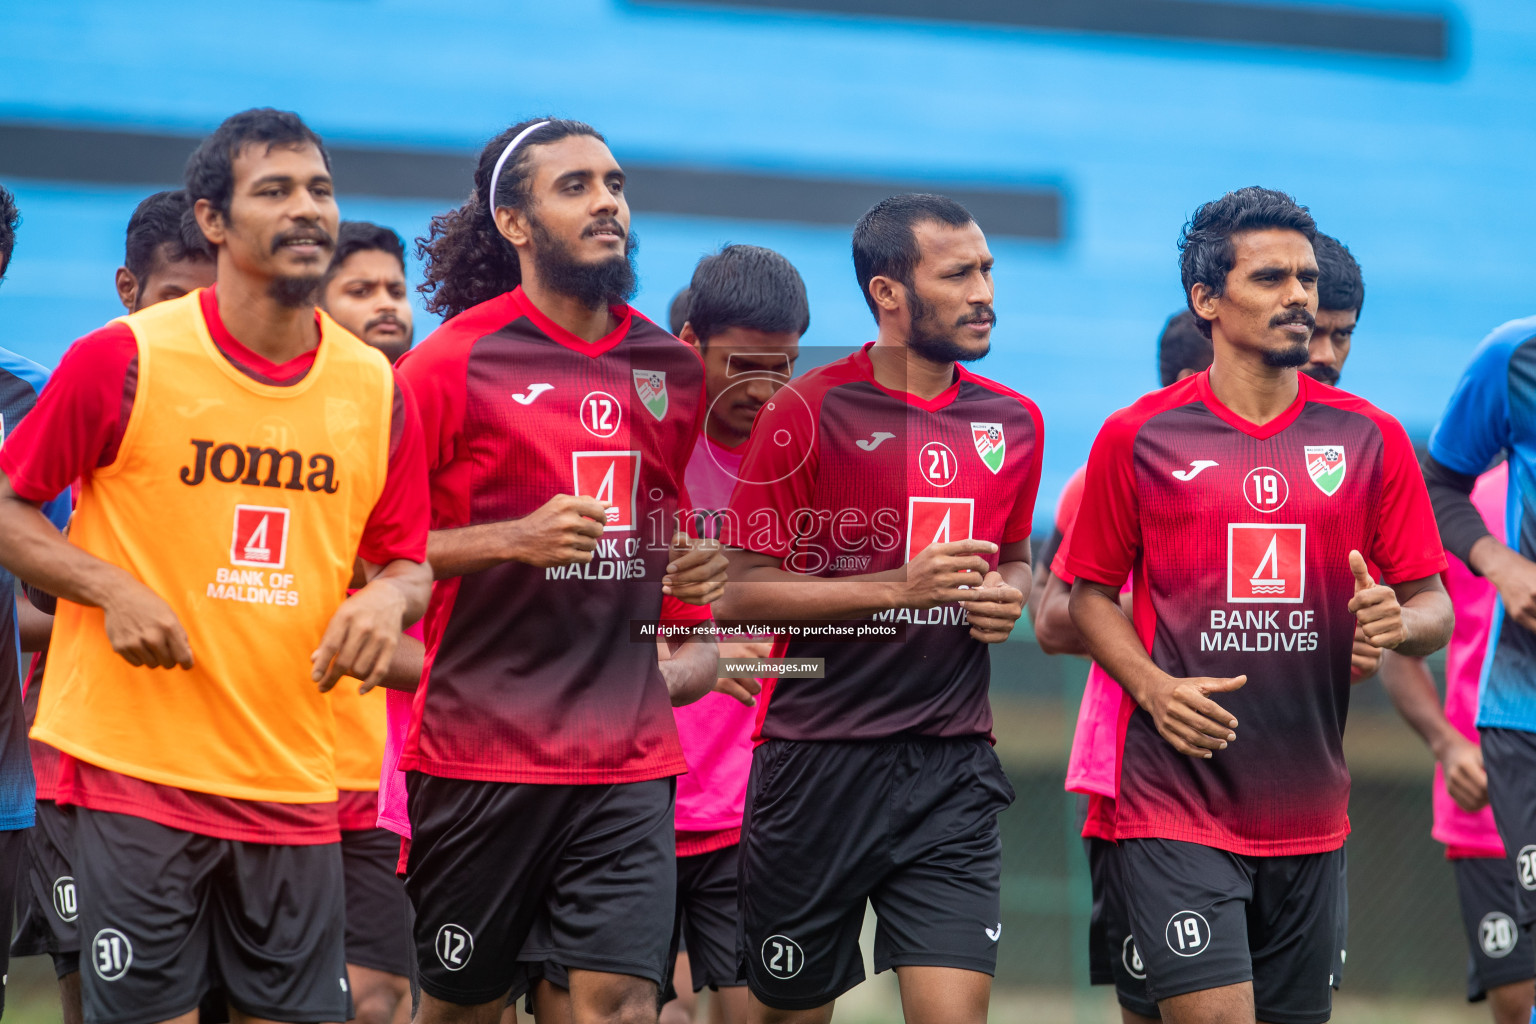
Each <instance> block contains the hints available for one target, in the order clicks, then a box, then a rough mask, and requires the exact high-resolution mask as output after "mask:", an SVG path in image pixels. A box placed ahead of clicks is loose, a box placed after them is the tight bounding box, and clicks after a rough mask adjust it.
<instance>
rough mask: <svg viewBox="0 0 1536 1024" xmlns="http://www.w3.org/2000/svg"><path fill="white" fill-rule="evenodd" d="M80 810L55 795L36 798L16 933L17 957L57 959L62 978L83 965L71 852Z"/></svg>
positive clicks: (18, 897)
mask: <svg viewBox="0 0 1536 1024" xmlns="http://www.w3.org/2000/svg"><path fill="white" fill-rule="evenodd" d="M74 826H75V812H74V808H72V807H60V806H59V805H58V804H56V803H54V802H53V801H52V800H39V801H38V802H37V825H36V827H34V828H32V829H29V830H28V831H27V833H26V835H27V851H26V857H25V862H26V866H25V867H23V868H22V873H21V881H20V883H19V884H18V886H17V892H16V937H15V940H14V941H13V942H12V943H11V955H12V956H42V955H43V954H44V953H47V954H48V955H49V956H51V957H52V958H53V970H54V973H55V974H56V975H57V976H58V977H60V978H62V977H64V976H65V975H66V974H73V973H74V972H75V971H78V970H79V969H80V936H79V933H78V931H77V930H76V928H75V923H76V917H77V916H78V914H79V901H78V899H77V898H76V895H75V871H74V868H72V867H70V866H69V860H70V858H69V854H68V852H67V851H69V850H71V849H73V847H74V842H75V840H74Z"/></svg>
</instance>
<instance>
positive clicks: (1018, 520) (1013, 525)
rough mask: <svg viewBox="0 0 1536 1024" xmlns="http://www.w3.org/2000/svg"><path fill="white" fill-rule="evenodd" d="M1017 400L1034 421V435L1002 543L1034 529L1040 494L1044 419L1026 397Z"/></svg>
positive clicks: (1015, 539)
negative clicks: (1027, 470)
mask: <svg viewBox="0 0 1536 1024" xmlns="http://www.w3.org/2000/svg"><path fill="white" fill-rule="evenodd" d="M1019 401H1020V402H1021V403H1023V405H1024V408H1025V409H1027V410H1029V417H1030V419H1031V420H1033V421H1034V424H1035V437H1034V443H1033V445H1032V446H1031V448H1030V453H1029V475H1028V476H1026V477H1025V478H1024V485H1023V486H1022V487H1020V488H1019V490H1018V493H1017V494H1015V495H1014V498H1013V510H1012V511H1011V512H1009V513H1008V522H1007V523H1005V524H1004V525H1003V543H1004V544H1013V543H1016V542H1018V541H1021V540H1025V539H1026V538H1028V537H1029V535H1030V534H1031V533H1032V532H1033V531H1034V526H1035V499H1036V498H1037V497H1039V495H1040V464H1041V459H1042V457H1043V454H1044V452H1045V420H1044V419H1042V418H1041V416H1040V410H1039V409H1038V408H1036V407H1035V403H1034V402H1031V401H1029V400H1028V399H1026V398H1022V397H1021V398H1020V399H1019Z"/></svg>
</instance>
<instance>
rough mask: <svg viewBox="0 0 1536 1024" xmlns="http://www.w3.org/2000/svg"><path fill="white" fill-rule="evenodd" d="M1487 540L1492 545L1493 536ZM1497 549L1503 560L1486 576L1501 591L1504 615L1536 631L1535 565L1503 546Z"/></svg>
mask: <svg viewBox="0 0 1536 1024" xmlns="http://www.w3.org/2000/svg"><path fill="white" fill-rule="evenodd" d="M1488 540H1489V542H1493V538H1491V537H1490V538H1488ZM1495 546H1496V548H1499V549H1502V550H1501V551H1499V554H1500V555H1502V556H1503V557H1501V558H1499V559H1498V561H1497V562H1496V564H1495V565H1493V566H1490V567H1489V568H1488V570H1487V572H1486V573H1485V575H1486V577H1487V579H1488V581H1489V582H1490V583H1492V584H1493V585H1494V586H1495V587H1497V588H1498V590H1499V600H1500V601H1502V602H1503V604H1504V612H1505V614H1507V615H1509V616H1511V617H1513V618H1514V620H1515V621H1516V622H1518V623H1520V625H1522V626H1524V627H1525V628H1526V629H1529V630H1532V631H1536V562H1532V561H1531V560H1530V559H1528V558H1525V557H1523V556H1521V555H1520V554H1519V553H1518V552H1515V551H1511V550H1510V549H1508V548H1506V547H1504V545H1502V544H1496V545H1495Z"/></svg>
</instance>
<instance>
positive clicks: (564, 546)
mask: <svg viewBox="0 0 1536 1024" xmlns="http://www.w3.org/2000/svg"><path fill="white" fill-rule="evenodd" d="M633 247H634V238H633V235H632V234H631V232H630V224H629V205H628V202H627V201H626V199H625V196H624V171H623V169H622V168H620V167H619V165H618V163H617V162H616V161H615V160H614V158H613V154H612V153H611V152H609V150H608V147H607V145H606V144H605V142H604V141H603V138H602V136H601V135H599V134H598V133H597V132H596V131H595V130H594V129H593V128H592V127H591V126H589V125H586V124H583V123H581V122H579V121H568V120H539V121H527V122H523V123H522V124H517V125H513V126H512V127H510V128H508V129H507V130H506V131H504V132H502V133H501V134H500V135H498V136H497V137H496V138H494V139H492V140H491V142H490V143H489V144H488V145H487V146H486V147H485V149H484V150H483V151H482V152H481V154H480V159H479V163H478V166H477V167H476V170H475V178H474V190H473V192H472V194H471V197H470V198H469V200H467V201H466V202H465V204H464V205H463V206H461V207H459V208H458V209H456V210H453V211H451V212H449V213H447V214H444V215H442V216H439V217H437V218H435V219H434V221H433V226H432V235H431V238H430V240H429V241H428V242H427V243H426V244H425V245H424V247H423V248H424V254H425V256H426V278H427V280H426V284H425V285H424V291H425V292H426V293H427V295H428V308H429V309H431V310H432V311H433V312H435V313H440V314H444V315H446V316H449V317H451V319H449V320H448V321H447V322H446V323H445V324H444V325H443V326H442V327H440V328H438V330H436V331H434V332H433V334H432V336H431V337H429V338H427V339H426V340H425V341H423V342H422V343H421V344H420V345H419V346H417V347H416V348H415V349H414V350H412V352H411V353H410V354H409V355H407V356H406V357H405V358H404V359H403V360H402V361H401V370H402V372H403V374H404V376H405V377H406V378H407V380H408V381H409V382H410V384H411V387H412V390H413V391H414V393H415V395H416V397H417V400H418V401H419V402H420V403H421V409H422V419H423V425H424V428H425V433H426V437H427V451H428V471H429V476H430V478H431V482H432V493H433V509H434V512H433V517H434V518H433V533H432V539H431V545H430V555H431V562H432V567H433V570H434V572H435V573H436V576H437V579H438V580H439V583H438V585H437V586H436V587H435V588H434V590H433V599H432V605H431V610H430V611H429V613H428V616H427V655H426V657H427V665H428V669H427V671H426V673H425V676H424V678H423V679H422V680H421V683H420V686H419V688H418V689H417V691H416V703H415V714H414V717H413V720H412V723H411V730H410V733H409V735H408V737H407V740H406V746H405V750H404V753H403V756H402V757H401V759H400V762H399V763H400V767H401V768H403V769H405V770H406V771H407V772H408V776H407V778H408V786H409V791H410V818H411V821H410V824H411V844H410V857H409V871H408V874H407V887H408V889H409V891H410V894H411V899H412V902H413V904H414V905H415V908H416V928H415V935H416V948H417V961H418V965H419V970H420V977H421V988H422V1000H421V1010H420V1014H419V1015H418V1017H417V1020H418V1021H420V1022H421V1024H437V1022H446V1021H487V1020H494V1019H495V1018H496V1017H497V1016H498V1015H499V1014H500V1013H501V1011H502V1008H503V1006H504V1005H505V1003H506V1000H507V997H508V995H509V994H510V995H511V996H513V997H517V996H519V995H520V994H521V993H523V992H525V991H528V990H529V989H530V988H531V989H532V991H533V999H532V1003H533V1009H534V1013H535V1014H536V1015H537V1016H538V1017H540V1018H541V1019H543V1020H545V1021H546V1022H554V1024H560V1022H572V1021H573V1022H575V1024H589V1022H596V1021H599V1020H610V1019H612V1018H614V1017H620V1018H622V1019H623V1020H626V1021H630V1022H642V1021H646V1020H650V1021H654V1020H655V1019H656V1016H657V1007H658V1002H657V996H658V991H659V988H660V986H661V985H663V984H664V983H665V980H666V978H665V973H666V967H667V962H668V959H669V953H670V950H669V947H670V939H671V933H672V926H673V918H674V914H675V893H676V886H677V860H676V839H675V833H674V828H673V807H674V803H673V795H674V789H675V784H674V782H673V777H674V776H676V775H678V774H680V773H681V772H682V771H683V770H684V769H685V765H684V762H683V758H682V749H681V747H680V746H679V744H678V740H677V727H676V725H675V724H674V722H673V718H672V711H671V705H672V704H674V703H678V704H680V703H687V702H689V701H692V700H695V699H697V698H698V697H700V696H702V695H703V694H704V693H706V692H708V691H709V690H710V689H711V688H713V687H714V686H715V668H716V651H715V645H714V642H713V638H712V635H710V636H703V635H699V636H692V637H689V638H687V639H686V640H685V641H683V642H680V643H679V644H677V645H675V646H674V647H673V649H672V657H670V658H669V659H668V660H666V661H660V662H659V661H658V655H657V650H656V644H655V638H654V636H650V637H648V638H647V639H645V640H644V641H640V640H639V638H637V637H636V636H635V635H634V634H633V633H632V632H631V623H641V624H655V623H656V622H657V621H658V620H659V619H662V618H669V619H678V620H683V621H687V622H691V623H702V622H707V620H708V618H709V611H708V608H707V607H704V605H707V604H708V603H709V602H710V601H712V600H714V599H715V598H716V597H717V596H718V595H719V593H720V590H721V589H722V588H723V586H724V579H725V575H724V569H725V559H724V557H723V555H722V554H721V553H720V551H719V548H718V546H717V545H714V544H695V543H694V542H692V541H690V540H688V539H687V538H686V537H681V538H680V537H677V536H674V535H673V534H672V532H671V530H670V529H669V526H670V522H671V520H672V517H673V515H674V514H675V513H676V512H677V511H678V510H679V509H680V508H681V507H682V503H683V501H684V500H685V498H686V494H685V489H684V486H683V474H684V470H685V468H686V466H687V463H688V459H689V457H690V456H691V454H692V452H693V448H694V443H695V440H696V432H697V428H698V424H699V421H700V417H701V413H702V408H701V406H702V403H703V401H704V370H703V366H702V363H701V361H700V359H699V357H698V354H697V353H695V352H693V351H692V350H691V349H689V348H688V347H687V346H685V345H683V344H681V343H680V342H679V341H678V340H677V339H676V338H674V337H672V336H671V335H669V334H668V333H667V332H666V331H664V330H662V329H661V328H659V327H657V326H656V325H654V324H652V323H651V322H650V321H649V320H647V319H645V318H644V317H643V316H640V315H639V314H637V313H636V312H635V311H634V309H632V308H631V307H630V306H629V305H628V299H629V297H630V296H631V295H632V294H633V292H634V287H635V275H634V267H633V265H632V264H631V262H630V253H631V252H632V251H633ZM509 397H510V399H511V401H510V402H509V401H508V398H509ZM490 410H496V411H495V412H494V413H493V414H490V415H488V414H487V413H488V412H489V411H490ZM669 542H670V547H669ZM682 602H688V604H687V605H684V604H683V603H682Z"/></svg>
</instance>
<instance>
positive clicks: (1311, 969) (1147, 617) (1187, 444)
mask: <svg viewBox="0 0 1536 1024" xmlns="http://www.w3.org/2000/svg"><path fill="white" fill-rule="evenodd" d="M1315 234H1316V228H1315V225H1314V224H1313V222H1312V218H1311V216H1310V215H1309V214H1308V213H1307V212H1306V211H1305V210H1304V209H1303V208H1301V207H1298V206H1297V205H1296V204H1295V202H1294V201H1293V200H1292V199H1291V198H1290V197H1289V196H1286V195H1283V194H1281V193H1278V192H1273V191H1270V190H1267V189H1259V188H1247V189H1242V190H1239V191H1237V192H1232V193H1228V194H1227V195H1225V196H1223V197H1221V198H1220V199H1218V200H1215V201H1214V202H1211V203H1207V204H1205V205H1203V206H1201V207H1200V208H1199V209H1198V210H1196V211H1195V214H1194V216H1193V217H1192V218H1191V220H1190V222H1189V223H1188V224H1187V225H1186V226H1185V229H1184V232H1183V235H1182V237H1181V239H1180V249H1181V253H1182V258H1181V273H1182V278H1183V282H1184V285H1185V288H1186V294H1187V296H1188V301H1189V306H1190V309H1191V311H1192V312H1194V313H1195V315H1196V316H1197V317H1198V318H1199V321H1198V322H1197V326H1201V331H1202V333H1204V332H1205V331H1206V330H1209V331H1210V332H1211V336H1212V347H1213V354H1214V359H1213V362H1212V365H1211V368H1210V369H1209V370H1208V371H1206V372H1205V373H1200V374H1196V375H1194V376H1192V377H1189V378H1187V379H1186V380H1185V381H1184V382H1182V383H1180V384H1176V385H1174V386H1173V387H1171V388H1167V389H1164V390H1162V391H1158V392H1155V393H1153V394H1152V395H1149V396H1147V397H1145V398H1143V399H1142V400H1141V401H1139V402H1137V403H1136V404H1135V405H1133V406H1131V407H1130V408H1128V409H1125V410H1122V411H1121V412H1119V413H1116V414H1115V415H1114V416H1112V417H1110V419H1109V421H1108V422H1107V423H1106V424H1105V427H1104V429H1103V430H1102V431H1101V432H1100V434H1099V437H1098V439H1097V440H1096V441H1095V443H1094V448H1093V452H1092V454H1091V455H1090V457H1089V462H1088V475H1087V480H1086V483H1085V485H1084V491H1083V497H1082V499H1081V503H1080V510H1079V512H1078V517H1077V521H1076V522H1075V523H1074V525H1073V528H1072V532H1071V534H1070V535H1069V536H1068V538H1067V542H1066V543H1067V557H1066V568H1067V570H1068V571H1069V572H1070V573H1071V574H1072V575H1073V576H1074V577H1075V580H1074V583H1073V588H1072V598H1071V605H1070V610H1071V615H1072V619H1073V621H1074V623H1075V624H1076V626H1077V627H1078V629H1079V631H1080V632H1081V633H1082V634H1083V638H1084V641H1085V642H1086V644H1087V646H1088V649H1089V651H1090V653H1091V654H1092V655H1093V656H1094V658H1095V660H1096V661H1098V662H1099V664H1101V665H1102V666H1104V668H1105V670H1106V671H1108V672H1109V673H1110V674H1111V676H1112V677H1113V678H1115V679H1116V680H1117V681H1118V682H1119V683H1120V684H1121V686H1122V687H1123V688H1124V689H1125V690H1126V692H1127V693H1129V694H1130V695H1131V696H1132V697H1133V698H1134V699H1135V701H1136V704H1137V705H1138V707H1137V708H1136V709H1135V710H1134V711H1133V712H1132V713H1131V714H1130V715H1129V716H1128V720H1126V719H1125V718H1124V716H1122V720H1124V721H1125V723H1126V724H1125V725H1124V726H1123V727H1122V732H1121V755H1120V756H1121V765H1120V784H1119V788H1118V790H1117V793H1116V801H1115V819H1114V821H1115V826H1114V827H1115V837H1116V839H1117V841H1118V843H1119V847H1118V850H1117V851H1116V854H1115V856H1114V858H1113V860H1114V862H1115V863H1116V865H1117V867H1118V871H1119V873H1120V881H1121V892H1122V893H1123V894H1124V896H1125V900H1126V906H1127V909H1128V913H1129V918H1130V923H1131V932H1132V934H1133V935H1135V936H1136V947H1137V950H1138V951H1139V953H1140V954H1141V959H1142V962H1143V965H1144V967H1145V969H1146V974H1147V989H1148V992H1149V994H1150V995H1152V997H1153V998H1154V999H1156V1000H1157V1001H1158V1004H1159V1011H1160V1013H1161V1015H1162V1017H1163V1018H1164V1019H1165V1020H1169V1021H1173V1022H1175V1024H1185V1022H1202V1024H1203V1022H1211V1024H1215V1022H1221V1024H1233V1022H1242V1021H1248V1022H1252V1021H1254V1020H1255V1019H1257V1020H1259V1021H1270V1022H1273V1021H1287V1022H1292V1024H1321V1022H1323V1021H1326V1020H1328V1019H1329V1017H1330V1015H1331V1012H1332V1011H1331V997H1332V990H1331V980H1332V975H1333V970H1332V968H1333V966H1334V964H1335V963H1336V962H1337V956H1338V954H1337V950H1336V948H1335V947H1336V945H1337V942H1336V940H1337V938H1338V935H1339V920H1340V906H1339V901H1340V899H1341V892H1340V890H1341V889H1342V885H1343V880H1344V879H1343V865H1342V859H1343V855H1342V852H1341V847H1342V845H1343V842H1344V838H1345V836H1346V835H1347V833H1348V818H1347V813H1346V812H1347V805H1348V792H1349V775H1348V771H1347V769H1346V768H1345V766H1344V761H1343V751H1342V740H1343V719H1344V711H1345V709H1346V708H1347V706H1348V699H1349V690H1350V678H1349V674H1348V673H1342V672H1341V671H1340V670H1341V668H1342V667H1343V666H1344V665H1348V664H1349V655H1350V652H1351V650H1352V645H1353V640H1354V636H1355V626H1356V623H1357V622H1358V623H1359V624H1361V625H1363V626H1364V628H1365V632H1366V635H1367V637H1368V638H1369V639H1370V641H1371V642H1372V643H1373V644H1374V645H1375V646H1377V647H1381V648H1400V649H1403V651H1404V653H1407V654H1415V655H1422V654H1427V653H1429V652H1431V651H1433V650H1435V649H1437V648H1438V647H1439V646H1441V645H1443V644H1444V643H1445V641H1446V639H1448V637H1449V634H1450V627H1451V607H1450V602H1449V600H1448V599H1447V598H1446V597H1445V595H1444V591H1443V589H1442V588H1441V586H1440V583H1439V579H1438V573H1439V572H1440V571H1441V570H1442V569H1443V568H1444V565H1445V561H1444V556H1443V554H1442V553H1441V551H1440V548H1439V543H1438V537H1437V536H1436V534H1435V530H1434V526H1433V514H1432V511H1431V509H1430V506H1429V501H1428V496H1427V494H1425V493H1424V490H1423V486H1422V482H1421V479H1420V477H1419V476H1418V474H1417V473H1416V472H1414V465H1413V453H1412V448H1411V446H1410V445H1409V442H1408V439H1407V436H1406V434H1404V433H1403V431H1402V428H1401V427H1400V426H1398V424H1397V423H1396V421H1394V420H1392V419H1391V418H1390V417H1388V416H1387V415H1386V414H1384V413H1382V412H1380V411H1379V410H1376V409H1375V408H1373V407H1372V406H1370V405H1369V404H1367V403H1365V402H1363V401H1361V400H1359V399H1354V398H1351V397H1350V396H1347V395H1344V394H1342V393H1341V392H1338V391H1335V390H1333V389H1330V388H1324V387H1323V386H1321V385H1319V384H1317V383H1316V382H1314V381H1312V380H1311V379H1310V378H1307V377H1305V376H1303V375H1299V374H1298V373H1297V372H1296V368H1297V367H1299V366H1301V365H1303V364H1304V363H1306V361H1307V357H1308V351H1307V342H1308V339H1309V337H1310V334H1311V328H1312V319H1313V310H1314V309H1315V308H1316V304H1317V297H1316V296H1317V290H1316V282H1317V277H1318V270H1317V264H1316V261H1315V259H1314V257H1313V254H1312V245H1311V240H1312V238H1313V237H1314V236H1315ZM1290 480H1295V481H1296V482H1295V483H1294V484H1291V483H1289V481H1290ZM1255 512H1257V513H1259V514H1260V515H1261V516H1262V515H1267V514H1269V513H1277V515H1276V516H1275V517H1274V518H1267V519H1264V520H1263V521H1261V522H1259V523H1254V522H1253V520H1254V519H1255V518H1258V517H1256V516H1255V514H1254V513H1255ZM1362 553H1363V555H1364V556H1365V557H1362ZM1366 557H1369V558H1370V560H1371V562H1372V563H1373V564H1375V565H1378V566H1381V567H1382V569H1383V570H1384V572H1385V574H1386V578H1387V580H1388V581H1389V583H1390V585H1387V586H1383V585H1380V584H1377V583H1376V582H1375V581H1374V580H1373V579H1372V578H1371V577H1370V575H1369V572H1368V570H1367V567H1366V561H1365V558H1366ZM1133 568H1134V570H1135V572H1136V575H1137V584H1136V586H1135V587H1134V589H1133V594H1132V601H1133V605H1134V612H1133V616H1130V617H1128V616H1127V615H1126V614H1125V612H1124V610H1123V609H1122V607H1121V604H1120V590H1121V586H1122V584H1123V582H1124V580H1125V577H1126V575H1127V574H1128V573H1129V572H1131V571H1132V569H1133ZM1174 578H1177V579H1178V581H1179V582H1178V584H1177V585H1176V586H1173V587H1171V588H1170V581H1171V580H1172V579H1174ZM1275 605H1278V609H1277V610H1266V606H1275ZM1133 618H1134V622H1135V625H1133V624H1132V619H1133ZM1259 650H1262V651H1265V652H1266V653H1265V654H1263V655H1262V656H1260V657H1253V656H1252V655H1251V653H1245V652H1253V651H1259ZM1174 672H1177V673H1179V674H1180V675H1184V674H1186V673H1199V675H1198V676H1196V677H1194V678H1180V677H1179V676H1176V675H1173V674H1172V673H1174ZM1250 678H1251V679H1252V682H1251V683H1250V682H1249V679H1250ZM1245 684H1247V685H1246V686H1245ZM1282 684H1283V685H1282ZM1213 693H1214V694H1219V695H1220V696H1221V700H1222V702H1223V703H1222V704H1221V705H1218V704H1217V703H1216V702H1215V701H1214V700H1212V699H1211V698H1210V697H1209V696H1208V694H1213ZM1227 708H1232V709H1233V710H1232V711H1231V712H1230V713H1229V712H1228V710H1227ZM1239 722H1247V723H1248V726H1247V728H1246V729H1245V730H1244V732H1243V733H1242V738H1241V739H1239V735H1238V733H1237V732H1236V730H1237V729H1238V728H1239V724H1238V723H1239Z"/></svg>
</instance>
